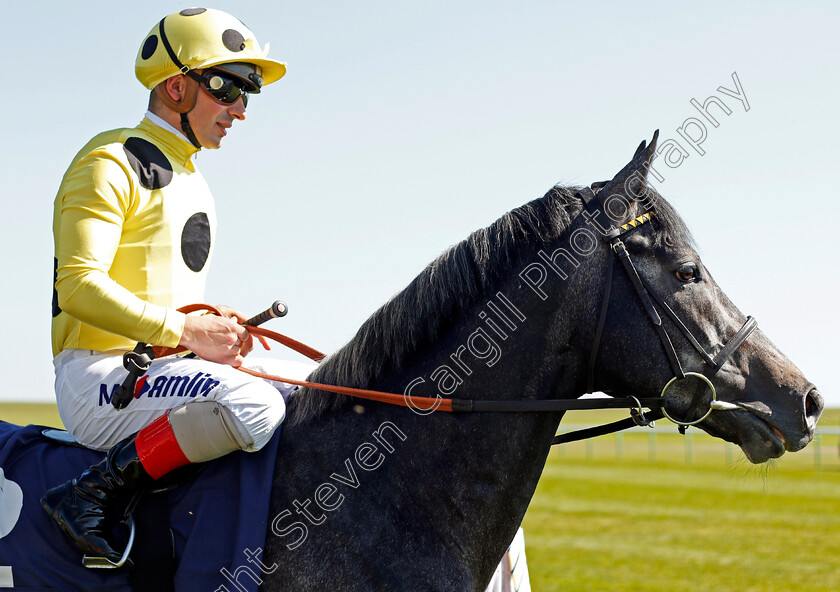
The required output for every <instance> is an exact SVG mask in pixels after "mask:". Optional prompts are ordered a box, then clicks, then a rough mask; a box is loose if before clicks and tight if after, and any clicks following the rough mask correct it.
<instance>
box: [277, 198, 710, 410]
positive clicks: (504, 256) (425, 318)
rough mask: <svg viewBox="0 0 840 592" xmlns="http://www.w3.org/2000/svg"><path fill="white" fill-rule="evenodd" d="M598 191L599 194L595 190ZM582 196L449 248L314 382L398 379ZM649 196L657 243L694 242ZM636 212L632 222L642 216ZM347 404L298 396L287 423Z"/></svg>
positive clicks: (555, 232)
mask: <svg viewBox="0 0 840 592" xmlns="http://www.w3.org/2000/svg"><path fill="white" fill-rule="evenodd" d="M594 188H595V189H596V190H597V189H600V187H598V185H597V184H596V185H595V186H594ZM579 190H580V188H579V187H563V186H555V187H553V188H552V189H551V190H550V191H549V192H548V193H546V194H545V195H544V196H543V197H541V198H539V199H535V200H533V201H531V202H529V203H527V204H525V205H523V206H521V207H518V208H516V209H514V210H511V211H510V212H508V213H506V214H504V215H503V216H502V217H501V218H499V219H498V220H496V221H495V222H494V223H492V224H491V225H490V226H488V227H487V228H482V229H480V230H477V231H475V232H474V233H472V234H471V235H470V236H469V237H467V238H466V239H465V240H463V241H461V242H460V243H458V244H456V245H455V246H453V247H450V248H449V249H448V250H447V251H445V252H444V253H443V254H442V255H440V257H438V258H437V259H436V260H434V261H432V263H430V264H429V265H428V266H427V267H426V268H425V269H424V270H423V271H422V272H421V273H420V274H419V275H418V276H417V277H416V278H415V279H414V280H413V281H412V282H411V283H410V284H409V285H408V286H407V287H406V288H405V289H404V290H403V291H402V292H400V293H398V294H396V295H395V296H394V297H393V298H391V300H389V301H388V302H387V303H385V304H384V305H383V306H382V307H381V308H380V309H379V310H377V311H376V312H375V313H373V315H371V316H370V318H369V319H368V320H367V321H365V323H364V324H363V325H362V326H361V327H360V328H359V331H358V332H357V333H356V336H355V337H354V338H353V339H352V340H350V342H349V343H347V344H346V345H345V346H344V347H342V348H341V349H339V350H338V351H337V352H335V353H334V354H332V355H331V356H329V357H328V358H327V359H326V360H325V361H324V362H323V363H321V365H320V366H319V367H318V368H317V369H316V370H315V371H314V372H313V373H312V375H311V376H310V377H309V380H310V381H314V382H322V383H325V384H334V385H341V386H352V387H356V388H369V387H370V385H371V384H372V382H373V381H374V380H375V379H376V377H377V376H380V375H382V373H384V372H388V371H396V372H398V371H399V370H400V369H401V366H402V364H403V362H404V360H405V359H406V358H407V356H408V355H410V354H411V353H413V352H415V351H418V350H420V349H422V348H423V347H424V346H427V345H428V344H429V343H431V342H432V341H433V340H434V339H435V338H436V336H437V335H438V333H439V331H440V330H441V329H442V327H444V326H446V325H447V324H448V323H449V322H451V321H452V319H453V318H455V317H457V316H458V315H459V313H461V312H462V311H463V310H465V309H467V308H468V307H470V306H471V305H473V304H475V303H476V302H478V301H479V300H481V299H482V298H485V297H486V296H487V295H488V294H490V293H492V292H493V289H494V288H495V287H496V286H497V284H498V282H499V281H500V280H501V279H502V278H503V277H506V276H507V275H509V274H510V273H511V270H512V269H515V268H516V267H517V266H518V265H519V264H521V263H522V262H523V260H524V258H525V256H526V255H527V254H529V253H533V251H534V250H535V249H538V248H539V247H541V246H543V245H545V244H547V243H550V242H552V241H554V240H556V239H557V238H558V237H559V236H560V235H561V234H562V233H563V232H564V231H565V230H566V229H567V228H568V227H569V225H570V223H571V221H572V220H573V219H574V218H575V217H576V216H577V214H578V213H579V212H580V210H581V208H582V203H581V200H580V198H579V197H577V195H576V193H577V191H579ZM651 195H652V200H651V201H652V202H653V203H655V204H656V214H657V215H656V220H657V228H658V229H659V232H657V235H656V236H657V243H658V244H662V242H665V243H670V244H673V243H676V242H688V243H692V242H693V241H692V239H691V236H690V234H689V232H688V229H687V228H686V226H685V224H684V223H683V221H682V219H681V218H680V217H679V215H678V214H677V213H676V211H675V210H674V209H673V207H672V206H671V205H670V204H668V203H667V202H666V201H665V200H664V199H663V198H662V197H661V196H659V194H658V193H656V192H652V194H651ZM636 205H637V206H638V204H636ZM639 207H640V206H639ZM636 209H638V207H637V208H636ZM636 209H634V210H633V211H632V212H631V214H630V215H629V216H628V220H629V219H632V218H633V217H635V216H636V215H638V214H641V213H642V212H640V211H636ZM344 403H346V397H344V396H341V395H334V394H331V393H323V392H320V391H313V390H311V389H306V388H304V389H300V390H298V391H296V392H295V393H294V395H293V396H292V398H291V400H290V410H289V411H290V418H291V420H292V422H294V423H303V422H305V421H308V420H309V419H311V418H313V417H316V416H318V415H319V414H320V413H321V412H322V411H324V410H327V409H333V408H337V407H339V406H341V405H342V404H344Z"/></svg>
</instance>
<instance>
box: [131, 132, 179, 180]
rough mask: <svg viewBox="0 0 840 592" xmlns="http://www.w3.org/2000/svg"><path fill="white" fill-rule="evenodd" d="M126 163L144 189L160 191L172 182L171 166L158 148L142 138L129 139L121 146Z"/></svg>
mask: <svg viewBox="0 0 840 592" xmlns="http://www.w3.org/2000/svg"><path fill="white" fill-rule="evenodd" d="M123 149H124V150H125V155H126V156H127V157H128V163H129V164H130V165H131V168H132V169H134V172H135V173H137V177H138V179H140V185H142V186H143V187H145V188H146V189H162V188H164V187H166V186H167V185H169V184H170V183H171V182H172V176H173V172H172V164H170V162H169V160H168V159H167V158H166V156H164V154H163V152H161V151H160V148H158V147H157V146H155V145H154V144H152V143H151V142H149V141H148V140H144V139H143V138H136V137H134V138H129V139H128V140H126V141H125V144H124V145H123Z"/></svg>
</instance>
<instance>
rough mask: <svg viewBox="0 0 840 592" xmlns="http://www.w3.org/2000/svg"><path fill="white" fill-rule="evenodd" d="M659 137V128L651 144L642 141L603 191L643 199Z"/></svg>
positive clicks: (654, 133)
mask: <svg viewBox="0 0 840 592" xmlns="http://www.w3.org/2000/svg"><path fill="white" fill-rule="evenodd" d="M658 139H659V130H656V131H655V132H653V138H651V140H650V144H648V143H646V142H644V141H642V143H641V144H639V147H638V148H636V153H635V154H634V155H633V158H632V159H630V162H628V163H627V165H626V166H625V167H624V168H623V169H621V170H620V171H619V172H618V174H617V175H616V176H615V177H613V178H612V180H611V181H610V182H609V183H607V184H606V186H605V187H604V188H603V189H602V191H606V194H607V195H612V194H613V193H620V194H623V195H626V196H628V197H630V198H631V199H635V200H638V199H642V198H643V197H644V196H645V193H646V189H647V175H648V171H649V170H650V163H651V162H653V159H654V157H655V156H656V141H657V140H658Z"/></svg>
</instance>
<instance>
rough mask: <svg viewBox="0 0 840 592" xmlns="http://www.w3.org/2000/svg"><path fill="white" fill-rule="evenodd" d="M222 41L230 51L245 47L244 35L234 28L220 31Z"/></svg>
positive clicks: (240, 49)
mask: <svg viewBox="0 0 840 592" xmlns="http://www.w3.org/2000/svg"><path fill="white" fill-rule="evenodd" d="M222 43H224V44H225V47H227V48H228V49H229V50H231V51H242V50H243V49H245V37H243V36H242V33H240V32H239V31H237V30H236V29H227V30H226V31H225V32H224V33H222Z"/></svg>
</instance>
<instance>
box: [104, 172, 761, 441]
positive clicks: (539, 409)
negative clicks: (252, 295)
mask: <svg viewBox="0 0 840 592" xmlns="http://www.w3.org/2000/svg"><path fill="white" fill-rule="evenodd" d="M577 195H578V197H579V198H580V199H581V201H582V202H583V204H584V208H585V209H586V210H588V211H589V213H590V214H591V215H592V216H593V218H594V217H595V216H598V215H600V214H601V213H602V212H601V210H599V209H598V206H599V205H601V204H600V200H599V199H598V198H597V196H596V194H595V192H594V191H593V190H592V189H590V188H585V189H582V190H581V191H579V192H578V194H577ZM655 216H656V213H655V211H654V210H651V211H649V212H647V213H645V214H643V215H641V216H639V217H637V218H636V219H634V220H631V221H630V222H629V223H627V224H623V225H621V226H620V227H618V228H616V227H615V226H613V225H612V224H610V225H609V226H608V227H607V228H604V227H601V230H602V231H603V236H602V240H603V242H604V243H606V244H607V246H608V249H609V253H610V255H609V261H608V263H607V276H606V279H605V284H604V295H603V298H602V302H601V311H600V315H599V318H598V325H597V329H596V331H595V337H594V340H593V345H592V348H591V352H590V357H589V364H588V368H587V393H590V392H592V391H593V390H594V389H595V366H596V362H597V359H598V352H599V350H600V346H601V338H602V335H603V330H604V326H605V324H606V318H607V312H608V310H609V306H610V297H611V293H612V283H613V276H614V273H613V268H614V267H615V259H616V258H617V259H618V260H619V261H620V262H621V264H622V268H623V269H624V271H625V272H626V274H627V276H628V278H629V279H630V282H631V284H632V285H633V288H634V289H635V292H636V294H637V296H638V297H639V300H640V302H641V304H642V306H643V308H644V310H645V312H646V314H647V317H648V319H649V320H650V321H651V323H652V324H653V327H654V329H655V330H656V333H657V335H658V337H659V341H660V342H661V344H662V347H663V350H664V352H665V355H666V357H667V358H668V362H669V364H670V365H671V368H672V369H673V371H674V377H673V378H672V379H671V380H669V381H668V382H667V383H666V384H665V386H664V387H663V388H662V392H661V393H660V394H659V396H658V397H644V398H637V397H634V396H628V397H599V398H584V399H543V400H528V401H522V400H501V401H498V400H481V399H445V398H442V397H440V396H437V397H434V398H433V397H420V396H409V395H408V394H407V392H408V389H407V391H406V393H403V394H396V393H387V392H381V391H373V390H366V389H357V388H351V387H342V386H336V385H329V384H321V383H315V382H309V381H305V380H294V379H290V378H283V377H280V376H273V375H270V374H265V373H261V372H257V371H254V370H250V369H247V368H244V367H240V368H239V370H242V371H243V372H246V373H248V374H251V375H253V376H258V377H260V378H264V379H267V380H274V381H279V382H285V383H288V384H293V385H297V386H302V387H307V388H311V389H316V390H321V391H327V392H332V393H337V394H342V395H347V396H350V397H356V398H360V399H367V400H373V401H378V402H381V403H387V404H390V405H399V406H402V407H410V408H412V409H414V410H415V411H418V412H420V413H422V414H429V413H432V412H434V411H442V412H449V413H474V412H486V413H555V412H560V411H571V410H583V409H630V417H629V418H627V419H623V420H620V421H616V422H613V423H609V424H605V425H602V426H597V427H594V428H588V429H584V430H578V431H574V432H569V433H565V434H560V435H557V436H555V437H554V439H553V440H552V444H563V443H566V442H573V441H576V440H582V439H585V438H592V437H595V436H600V435H603V434H609V433H613V432H617V431H619V430H623V429H626V428H630V427H634V426H647V425H649V426H651V427H653V421H654V420H656V419H660V418H662V417H666V418H668V419H669V420H670V421H672V422H673V423H675V424H677V425H678V426H679V428H680V431H681V432H684V431H685V429H686V428H687V427H688V426H692V425H696V424H698V423H700V422H701V421H703V420H704V419H706V418H707V417H708V416H709V414H710V413H711V412H712V411H732V410H738V409H741V407H739V406H738V405H735V404H733V403H727V402H724V401H718V400H717V393H716V391H715V387H714V384H713V383H712V378H714V376H715V375H716V374H717V373H718V372H719V371H720V369H721V367H723V365H724V364H725V363H726V361H727V360H728V359H729V358H730V357H731V356H732V355H733V354H734V353H735V351H736V350H737V349H738V348H739V347H740V346H741V345H742V344H743V343H744V342H745V341H746V340H747V338H748V337H749V336H750V335H751V334H752V332H753V331H754V330H755V329H756V327H757V323H756V321H755V319H753V318H752V317H747V320H746V322H745V323H744V324H743V326H742V327H741V328H740V329H739V330H738V331H737V332H736V333H735V335H733V336H732V337H731V338H730V339H729V341H727V342H726V343H725V344H724V345H723V347H721V349H720V350H719V351H718V353H717V354H716V355H715V356H712V355H710V354H709V353H708V352H706V350H705V349H704V348H703V346H701V345H700V342H699V341H698V340H697V338H695V337H694V335H693V334H692V333H691V330H690V329H689V328H688V327H687V326H686V325H685V323H683V322H682V320H680V318H679V316H677V314H676V313H675V312H674V311H673V310H672V309H671V307H670V306H668V304H667V303H666V302H665V301H664V300H663V299H662V298H660V297H659V296H658V295H657V294H656V292H655V291H654V290H652V289H651V286H650V285H649V284H648V282H647V281H646V280H644V279H643V278H642V277H641V276H640V275H639V273H638V271H637V270H636V267H635V265H633V261H632V259H631V258H630V253H629V252H628V251H627V248H626V247H625V245H624V242H623V241H622V240H621V239H622V237H623V236H625V235H626V234H627V233H629V232H632V231H633V230H635V229H637V228H639V227H640V226H642V225H644V224H646V223H648V222H650V221H651V220H652V219H653V218H654V217H655ZM654 301H655V302H656V304H658V305H659V307H660V308H661V309H662V310H663V311H664V313H665V315H666V316H667V317H668V318H669V319H671V321H672V322H673V323H674V324H675V325H676V327H677V328H678V329H679V330H680V332H681V333H682V334H683V335H684V336H685V337H686V339H687V340H688V342H689V343H690V344H691V345H692V347H693V348H694V349H695V350H697V352H698V353H699V354H700V357H701V358H702V359H703V362H704V363H705V365H706V368H705V369H704V370H703V372H702V373H699V372H686V371H684V370H683V368H682V364H681V363H680V360H679V356H678V355H677V352H676V350H675V349H674V345H673V343H672V342H671V338H670V337H669V336H668V332H667V331H666V329H665V327H664V326H663V323H662V316H661V315H660V314H659V312H658V311H657V308H656V306H655V304H654ZM179 310H180V311H181V312H194V311H197V310H206V311H210V312H215V313H216V314H219V312H218V311H217V310H216V309H214V308H213V307H212V306H208V305H204V304H198V305H190V306H188V307H183V308H181V309H179ZM267 312H268V311H266V313H267ZM266 313H261V314H260V315H257V316H255V317H253V318H252V319H249V320H248V321H246V322H245V323H243V324H244V325H246V326H247V327H248V331H249V332H250V333H252V334H254V335H258V336H263V337H267V338H270V339H273V340H275V341H277V342H279V343H281V344H283V345H285V346H286V347H289V348H290V349H293V350H295V351H297V352H298V353H301V354H303V355H305V356H307V357H309V358H310V359H312V360H315V361H318V362H320V361H321V360H323V359H324V358H325V357H326V356H325V355H324V354H322V353H321V352H319V351H317V350H315V349H314V348H311V347H309V346H307V345H304V344H303V343H300V342H298V341H296V340H294V339H291V338H290V337H287V336H285V335H282V334H280V333H276V332H274V331H269V330H267V329H265V328H263V327H258V326H256V325H258V324H260V323H261V322H263V321H264V320H266V319H268V318H271V316H277V315H266ZM179 351H183V348H174V349H173V348H162V347H155V348H152V347H151V346H150V345H148V344H144V343H139V344H138V345H137V347H136V348H135V350H134V352H127V353H126V354H125V356H124V364H125V366H126V368H127V369H128V370H129V377H128V378H127V379H126V382H125V383H124V384H123V385H121V387H120V393H115V395H114V397H113V398H112V403H113V405H114V406H115V407H116V408H117V409H122V408H124V407H126V406H127V405H128V404H129V403H130V402H131V400H132V399H133V398H134V397H136V394H135V392H134V390H135V389H134V387H135V382H136V380H137V377H139V376H142V374H143V373H145V372H146V371H147V370H148V368H149V366H150V364H151V360H152V359H154V358H156V357H162V356H166V355H171V354H173V353H178V352H179ZM689 377H692V378H696V379H698V380H700V384H699V385H698V388H697V390H696V392H695V394H694V396H693V397H692V401H691V404H690V406H689V409H688V413H687V415H686V417H687V418H691V417H695V416H696V417H695V418H694V419H678V418H675V417H673V416H672V415H671V414H669V413H668V411H667V409H666V407H665V405H666V403H667V399H666V398H665V394H666V393H667V391H668V390H669V389H670V388H671V387H672V386H673V385H674V384H676V383H677V382H678V381H681V380H685V379H686V378H689ZM707 388H708V389H709V391H710V393H711V397H710V400H709V402H708V403H707V404H704V403H703V397H702V394H703V391H704V390H706V389H707ZM645 408H648V409H650V411H648V412H645V411H644V409H645Z"/></svg>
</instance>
